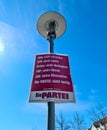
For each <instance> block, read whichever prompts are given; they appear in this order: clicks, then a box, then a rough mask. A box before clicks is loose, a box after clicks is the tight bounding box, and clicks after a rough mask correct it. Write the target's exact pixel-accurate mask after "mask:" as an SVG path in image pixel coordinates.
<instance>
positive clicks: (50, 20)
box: [37, 12, 66, 130]
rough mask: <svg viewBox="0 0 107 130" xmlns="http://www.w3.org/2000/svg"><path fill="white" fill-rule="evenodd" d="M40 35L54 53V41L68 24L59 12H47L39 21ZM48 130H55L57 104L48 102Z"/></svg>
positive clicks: (50, 51)
mask: <svg viewBox="0 0 107 130" xmlns="http://www.w3.org/2000/svg"><path fill="white" fill-rule="evenodd" d="M37 29H38V31H39V33H40V34H41V35H42V36H43V37H45V38H46V39H47V40H48V41H49V53H54V39H56V38H58V37H59V36H61V35H62V34H63V33H64V32H65V29H66V22H65V19H64V18H63V16H62V15H60V14H59V13H57V12H47V13H45V14H43V15H41V17H40V18H39V20H38V23H37ZM47 103H48V123H47V130H55V102H53V101H48V102H47Z"/></svg>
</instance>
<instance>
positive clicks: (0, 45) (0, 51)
mask: <svg viewBox="0 0 107 130" xmlns="http://www.w3.org/2000/svg"><path fill="white" fill-rule="evenodd" d="M3 52H4V44H3V43H2V42H0V53H3Z"/></svg>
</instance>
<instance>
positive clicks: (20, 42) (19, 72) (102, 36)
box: [0, 0, 107, 130]
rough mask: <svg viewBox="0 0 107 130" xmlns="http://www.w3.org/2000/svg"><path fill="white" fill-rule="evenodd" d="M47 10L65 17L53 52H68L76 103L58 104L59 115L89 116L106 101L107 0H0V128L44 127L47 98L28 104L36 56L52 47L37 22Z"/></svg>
mask: <svg viewBox="0 0 107 130" xmlns="http://www.w3.org/2000/svg"><path fill="white" fill-rule="evenodd" d="M47 11H57V12H59V13H61V14H62V15H63V16H64V18H65V19H66V22H67V29H66V32H65V33H64V35H63V36H62V37H60V38H58V39H56V40H55V47H54V49H55V53H59V54H68V55H69V60H70V68H71V73H72V79H73V83H74V89H75V96H76V103H75V104H72V103H71V104H60V105H59V104H58V105H56V115H57V114H58V113H59V112H60V111H62V113H64V116H65V117H66V118H69V119H70V118H72V115H73V114H74V113H75V112H79V113H81V114H84V115H85V116H87V110H88V109H90V107H91V106H94V105H95V104H97V103H102V104H103V105H104V106H105V107H106V106H107V101H106V100H107V1H106V0H102V1H100V0H94V1H93V0H81V1H80V0H48V1H47V0H0V117H1V119H0V129H2V130H7V129H10V130H33V129H34V128H35V127H37V129H38V130H43V129H45V128H46V123H47V104H41V103H35V104H29V103H28V97H29V91H30V84H31V79H32V72H33V64H34V57H35V55H36V54H39V53H47V52H48V42H47V40H46V39H44V38H43V37H42V36H40V34H39V33H38V31H37V28H36V23H37V20H38V18H39V17H40V15H41V14H43V13H45V12H47Z"/></svg>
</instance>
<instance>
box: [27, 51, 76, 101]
mask: <svg viewBox="0 0 107 130" xmlns="http://www.w3.org/2000/svg"><path fill="white" fill-rule="evenodd" d="M29 102H55V103H66V102H75V95H74V87H73V82H72V78H71V73H70V66H69V58H68V56H67V55H59V54H53V53H49V54H38V55H36V58H35V63H34V72H33V77H32V82H31V89H30V96H29Z"/></svg>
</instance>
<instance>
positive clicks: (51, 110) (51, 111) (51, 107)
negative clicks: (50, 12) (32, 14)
mask: <svg viewBox="0 0 107 130" xmlns="http://www.w3.org/2000/svg"><path fill="white" fill-rule="evenodd" d="M55 38H56V34H55V22H51V23H50V25H49V32H48V34H47V40H48V41H49V52H50V53H54V42H53V41H54V39H55ZM47 130H55V103H54V102H48V124H47Z"/></svg>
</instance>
